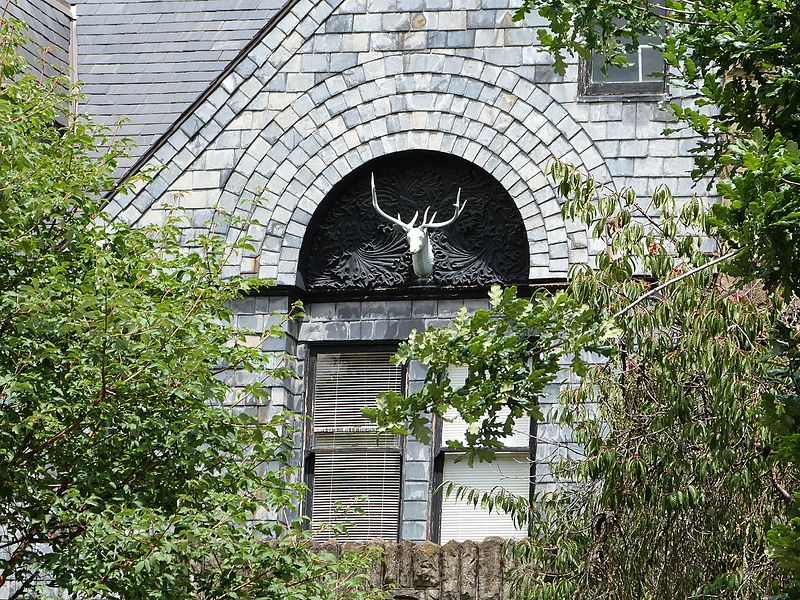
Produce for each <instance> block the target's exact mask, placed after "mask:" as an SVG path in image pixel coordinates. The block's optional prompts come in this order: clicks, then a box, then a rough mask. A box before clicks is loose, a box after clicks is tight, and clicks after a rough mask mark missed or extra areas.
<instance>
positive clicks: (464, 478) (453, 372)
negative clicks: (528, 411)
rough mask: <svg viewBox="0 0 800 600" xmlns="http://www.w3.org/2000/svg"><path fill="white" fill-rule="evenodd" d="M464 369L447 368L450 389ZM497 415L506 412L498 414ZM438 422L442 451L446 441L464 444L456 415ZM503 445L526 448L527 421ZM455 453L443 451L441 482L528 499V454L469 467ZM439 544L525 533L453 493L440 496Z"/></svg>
mask: <svg viewBox="0 0 800 600" xmlns="http://www.w3.org/2000/svg"><path fill="white" fill-rule="evenodd" d="M467 372H468V368H467V367H458V366H451V367H449V368H448V377H449V379H450V384H451V385H452V387H453V388H455V389H458V388H460V387H461V386H463V385H464V383H465V382H466V379H467ZM500 414H501V416H505V415H507V414H508V411H507V410H505V411H501V412H500ZM445 417H446V418H447V419H449V420H450V422H448V421H447V420H445V421H444V422H443V423H442V447H443V449H444V450H446V446H445V444H446V441H447V440H458V441H462V442H463V441H465V437H464V434H465V432H466V429H467V423H466V422H465V421H464V420H463V419H462V418H461V417H460V416H459V414H458V412H457V411H456V410H454V409H450V410H449V411H447V413H445ZM503 442H504V443H505V446H506V447H508V448H528V447H529V445H530V418H529V417H523V418H521V419H519V420H518V421H517V422H516V424H515V426H514V429H513V432H512V433H511V435H509V436H507V437H506V438H505V439H504V440H503ZM459 456H460V454H459V453H456V452H453V451H450V452H445V456H444V461H443V468H442V481H452V482H453V483H455V484H457V485H463V486H467V487H471V488H475V489H479V490H484V491H490V490H492V489H494V488H496V487H501V488H503V489H505V490H507V491H509V492H511V493H513V494H517V495H519V496H524V497H528V495H529V492H530V456H529V453H528V452H498V453H497V455H496V458H495V460H494V461H492V462H491V463H480V462H475V463H474V464H473V466H472V467H470V466H469V464H468V463H467V462H466V461H465V460H463V461H460V462H456V459H457V458H458V457H459ZM439 531H440V542H441V543H442V544H444V543H447V542H448V541H450V540H456V541H465V540H473V541H481V540H483V539H484V538H486V537H489V536H499V537H503V538H522V537H525V535H526V532H525V531H524V530H519V529H517V528H516V527H515V526H514V523H513V520H512V518H511V516H510V515H507V514H505V513H503V512H497V511H492V512H489V511H487V510H484V509H483V508H480V507H478V508H475V507H473V506H471V505H470V504H468V503H467V501H466V500H464V499H462V500H456V499H455V493H453V494H451V496H450V497H449V498H445V497H442V511H441V520H440V527H439Z"/></svg>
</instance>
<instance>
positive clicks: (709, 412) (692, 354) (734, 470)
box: [391, 162, 796, 600]
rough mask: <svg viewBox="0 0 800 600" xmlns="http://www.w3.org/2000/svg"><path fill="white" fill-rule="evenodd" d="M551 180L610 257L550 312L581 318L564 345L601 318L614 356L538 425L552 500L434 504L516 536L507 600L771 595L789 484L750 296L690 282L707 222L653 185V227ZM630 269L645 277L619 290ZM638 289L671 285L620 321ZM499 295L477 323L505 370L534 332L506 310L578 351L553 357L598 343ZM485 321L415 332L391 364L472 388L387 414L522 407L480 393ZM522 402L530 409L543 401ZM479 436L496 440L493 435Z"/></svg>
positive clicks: (761, 327)
mask: <svg viewBox="0 0 800 600" xmlns="http://www.w3.org/2000/svg"><path fill="white" fill-rule="evenodd" d="M551 175H552V176H553V177H554V179H555V180H556V182H557V183H558V185H559V186H560V187H561V188H562V190H564V191H565V192H568V193H569V194H570V197H569V199H568V201H567V202H566V204H565V206H564V213H565V215H566V216H568V217H570V218H575V219H579V220H582V221H584V223H585V224H586V226H587V228H588V229H589V230H590V231H591V232H592V233H593V234H594V235H595V236H596V237H598V238H599V239H601V240H603V241H604V242H605V247H606V248H607V251H606V252H605V253H604V254H601V255H600V256H599V257H598V268H597V269H596V270H593V269H589V268H585V269H579V270H578V271H576V272H575V273H573V276H572V278H571V281H570V283H569V285H568V287H567V289H566V290H565V291H564V292H559V293H557V297H559V298H561V297H563V296H564V295H566V297H567V298H568V300H562V301H560V302H564V304H563V306H565V307H568V308H566V309H565V310H564V312H568V311H570V310H571V311H574V312H575V314H576V315H578V321H577V322H576V325H577V326H576V330H577V331H587V328H586V326H585V324H586V323H609V322H610V320H612V319H614V317H615V316H616V320H615V321H613V322H615V323H616V327H618V328H619V329H615V328H613V327H610V326H609V325H602V326H600V327H599V329H598V331H600V332H604V333H605V334H606V335H605V336H603V339H604V342H605V343H606V344H609V345H610V347H608V348H607V349H606V350H605V351H604V356H603V357H600V356H596V355H595V356H594V360H593V361H591V362H590V364H588V365H587V368H586V369H585V371H583V372H582V373H580V375H581V377H580V378H579V380H578V381H577V382H576V383H574V385H572V386H570V387H568V388H567V389H566V390H565V391H564V392H563V393H562V394H561V396H560V405H559V406H558V408H557V409H556V410H555V411H554V412H553V413H552V414H550V415H546V417H545V418H546V420H549V421H550V422H554V423H557V424H559V425H560V426H562V427H563V428H565V430H566V431H568V432H570V434H571V441H570V442H569V443H568V444H566V445H563V446H561V447H560V448H558V452H557V453H558V455H560V456H562V457H563V458H562V459H561V460H559V461H556V463H555V465H554V466H553V467H552V471H553V475H554V476H555V477H556V478H557V480H558V481H560V482H562V483H563V484H564V485H562V486H558V487H552V486H548V485H541V486H540V485H537V487H536V492H535V498H534V501H533V503H531V502H530V501H529V499H528V498H521V497H515V496H513V495H512V494H509V493H508V492H503V491H502V490H493V491H492V492H489V493H483V492H480V491H477V490H472V489H469V488H465V487H459V486H454V485H452V484H446V485H445V486H444V489H445V493H453V494H456V495H458V496H460V497H463V498H466V499H467V501H469V502H471V503H473V504H475V505H482V506H484V507H485V508H492V509H495V510H503V511H506V512H510V513H511V514H512V515H513V517H514V519H515V520H516V522H517V523H518V524H520V525H522V526H527V527H529V528H530V532H531V536H530V537H529V538H528V539H527V540H525V541H523V542H520V543H518V544H515V545H514V546H512V547H511V552H512V554H513V557H514V558H515V560H516V561H517V565H518V566H517V568H516V570H515V577H516V583H517V591H518V592H519V594H520V597H525V598H536V599H545V598H547V599H559V598H565V599H566V598H587V599H589V598H591V599H596V598H608V599H619V600H622V599H629V598H643V599H648V598H649V599H672V598H674V599H676V600H677V599H683V598H719V597H724V598H752V599H756V598H763V597H765V596H766V595H768V594H769V593H770V592H771V591H772V590H773V589H774V588H776V587H779V584H780V580H779V575H777V574H776V573H775V569H774V564H773V563H772V562H771V561H770V560H769V558H768V556H767V552H766V530H767V528H768V526H769V524H770V523H771V522H772V521H773V520H774V519H775V520H777V521H778V522H780V520H781V517H780V515H781V514H782V513H783V511H784V506H785V498H784V496H783V494H781V490H784V489H785V487H786V486H791V484H793V483H795V481H796V480H795V477H794V475H793V473H790V472H788V471H787V470H786V469H785V468H781V467H780V466H779V465H777V466H776V465H775V464H774V462H773V460H772V457H771V456H770V453H771V448H772V446H773V443H774V438H775V434H774V433H773V432H772V431H771V430H770V429H769V428H768V427H766V426H765V425H764V422H763V420H762V408H761V396H762V394H763V393H764V392H765V391H766V390H767V389H769V387H770V384H769V380H768V369H769V363H768V362H767V360H766V359H767V356H768V353H769V350H770V345H769V339H768V335H767V334H768V331H769V326H770V319H769V315H768V313H767V312H766V311H765V310H764V304H763V302H764V300H763V294H761V293H758V290H756V292H755V293H753V294H749V293H744V292H741V291H736V290H735V289H732V288H730V287H729V286H727V285H726V284H725V280H724V279H721V278H720V276H719V273H718V272H717V270H716V268H712V267H709V268H703V265H706V264H710V262H709V261H710V258H709V257H707V256H706V255H705V254H704V253H703V252H702V251H701V250H702V239H703V236H704V235H705V232H707V231H708V228H709V227H710V225H709V222H708V219H707V217H708V215H707V212H706V211H704V210H703V207H702V205H701V204H700V203H699V201H697V200H695V201H693V202H689V203H687V204H685V205H683V206H676V203H675V201H674V199H673V198H672V196H671V194H670V193H669V190H667V189H666V188H660V189H659V190H658V191H657V192H656V194H655V195H654V197H653V199H652V200H653V203H654V204H655V208H656V209H657V210H658V211H659V212H660V216H659V218H658V219H655V218H654V217H653V216H651V213H650V212H648V210H646V209H645V208H644V207H642V206H641V205H640V204H639V201H638V199H637V198H636V195H635V194H634V193H633V192H632V191H631V190H625V189H624V190H621V191H619V192H613V191H608V190H605V189H603V188H602V187H601V186H599V185H598V183H597V182H596V181H594V180H593V179H591V178H588V177H585V176H582V175H581V174H580V173H579V172H578V171H577V170H576V169H574V168H572V167H570V166H568V165H565V164H562V163H558V162H556V163H554V164H553V166H552V167H551ZM687 231H688V232H692V231H693V232H695V234H694V235H687ZM634 269H636V270H638V271H639V272H641V273H643V274H644V275H645V277H644V278H634V277H632V274H633V272H634ZM689 273H692V275H691V276H686V275H687V274H689ZM648 280H649V281H652V280H660V281H672V283H671V285H670V286H669V287H668V288H667V289H666V290H665V291H664V292H663V293H662V294H661V295H658V296H654V297H653V298H652V301H651V303H650V304H649V305H648V304H638V305H636V306H633V303H634V301H635V300H636V299H637V298H640V297H642V295H643V294H645V293H646V292H648V289H650V290H652V289H654V288H652V286H651V284H650V283H648ZM496 294H497V295H498V297H500V298H502V299H503V301H504V302H506V303H508V304H510V305H513V306H514V307H515V310H516V312H515V313H513V314H508V315H506V314H503V312H502V311H499V310H497V309H498V307H502V305H499V304H498V303H497V302H495V304H494V309H493V312H492V314H491V316H490V318H491V319H492V320H494V321H495V323H494V328H495V329H497V330H502V331H503V335H504V336H505V339H504V342H503V347H504V348H514V349H516V351H517V352H518V354H515V357H516V364H517V365H525V364H526V362H527V361H526V358H525V356H524V355H525V353H526V352H527V353H528V356H529V357H533V356H535V349H532V348H530V346H529V344H528V341H527V340H528V338H529V336H530V333H529V332H528V331H526V330H525V329H517V328H516V324H517V314H520V313H521V314H525V313H526V312H539V311H541V312H542V313H543V315H542V316H540V317H539V320H540V321H541V322H542V323H547V324H552V326H553V327H554V328H555V329H556V330H555V331H548V332H547V335H548V336H549V337H550V339H553V340H556V341H562V342H563V341H564V340H568V341H570V342H575V343H573V344H572V345H566V344H565V345H564V346H562V347H561V349H560V350H561V351H562V352H564V353H569V352H575V351H577V350H580V349H581V348H583V349H584V350H587V349H588V348H589V347H588V346H587V345H586V342H591V341H596V340H597V339H598V338H597V334H596V333H595V334H593V335H589V336H587V337H585V338H583V339H581V340H577V341H576V340H574V339H573V338H571V336H570V335H564V336H563V337H561V336H560V335H559V334H558V332H557V330H558V328H559V327H564V323H569V322H570V318H569V317H566V316H565V315H564V314H563V312H559V310H556V312H555V313H554V314H555V315H557V317H558V318H557V319H553V316H552V315H551V317H549V318H548V317H547V316H545V315H546V314H547V313H549V312H550V311H553V310H554V308H557V307H558V306H560V303H559V302H552V301H548V300H547V298H546V297H542V296H539V297H536V298H533V299H532V300H523V299H516V298H513V297H512V296H511V295H510V294H511V292H508V291H506V292H505V294H502V295H500V294H499V293H498V292H496ZM549 319H553V320H549ZM473 321H474V322H475V323H473ZM486 321H487V316H486V315H482V314H479V313H478V314H476V315H475V316H473V317H468V316H466V315H464V316H462V317H460V318H459V320H458V323H457V324H455V325H454V326H453V329H452V330H450V331H447V330H442V329H439V330H429V331H427V332H426V333H425V334H424V335H423V336H415V337H414V338H412V339H411V341H410V342H409V344H408V345H407V346H404V347H403V348H402V349H401V352H400V353H399V355H400V356H401V357H403V359H404V360H410V359H417V360H420V361H422V362H423V363H424V364H426V365H428V366H429V367H430V368H431V369H432V370H433V371H434V372H444V370H445V369H446V368H447V365H448V364H449V363H450V362H451V361H453V360H454V359H456V358H457V359H458V360H459V361H460V363H461V364H468V365H470V372H471V374H472V373H473V370H474V371H475V374H474V377H472V378H471V379H470V380H468V381H467V384H466V385H465V386H464V388H461V389H459V390H457V391H456V390H452V389H450V388H449V386H448V385H439V386H435V385H430V386H428V388H427V389H426V390H424V391H423V392H420V393H418V394H413V395H411V396H410V398H408V399H407V400H406V401H405V403H401V401H400V399H391V400H392V402H393V403H395V402H396V404H395V405H393V406H392V411H394V414H399V413H400V412H401V411H402V410H403V409H406V410H407V411H408V414H409V415H410V414H413V413H414V412H415V411H418V410H419V409H420V408H424V407H427V408H429V410H432V412H434V413H435V414H436V415H437V416H438V417H440V418H441V417H443V415H444V413H445V411H446V410H447V408H448V407H449V406H459V403H463V399H464V398H470V399H472V403H471V404H470V410H471V411H472V412H471V413H470V414H471V415H472V416H473V420H475V419H478V420H479V419H480V416H481V415H486V414H489V415H490V414H492V411H496V410H497V405H498V400H497V396H498V395H497V393H496V390H503V389H504V388H505V386H511V385H514V384H515V383H516V382H517V381H521V382H523V383H522V384H521V385H522V386H523V387H522V388H521V389H520V391H527V393H531V392H530V390H525V389H524V385H525V384H524V377H523V376H521V375H518V374H517V371H513V373H514V377H513V378H510V379H511V380H508V379H507V378H506V377H505V372H504V371H503V370H501V369H494V370H492V371H491V372H490V377H488V378H491V379H492V381H491V382H487V381H486V380H485V379H486V377H485V376H483V377H482V373H481V368H482V367H478V368H474V367H473V365H485V364H490V365H491V364H494V363H495V362H498V363H499V364H503V360H502V355H501V354H498V352H497V351H496V348H495V347H493V345H491V344H485V343H483V334H484V332H483V330H482V329H480V327H479V325H480V324H481V323H484V322H486ZM563 331H567V329H564V330H563ZM608 334H613V335H608ZM551 352H554V353H555V354H556V355H558V356H561V357H564V356H565V354H559V350H551ZM583 356H585V357H586V358H587V360H588V358H589V357H590V356H591V355H587V354H584V355H583ZM533 364H534V365H536V366H537V367H538V363H535V362H534V363H533ZM519 370H520V371H522V373H523V374H524V373H525V371H526V369H525V368H524V367H522V366H520V367H519ZM531 372H533V371H531ZM550 374H551V375H552V371H550ZM484 386H489V389H488V393H487V392H486V390H484V389H483V388H484ZM533 393H535V394H536V395H537V396H540V395H541V388H538V389H536V390H535V392H533ZM485 394H486V395H485ZM423 399H426V401H425V402H422V400H423ZM462 405H463V404H462ZM486 432H487V436H489V437H492V436H494V437H493V438H492V440H493V441H496V439H497V437H498V434H502V433H503V430H502V429H500V430H490V429H487V430H486ZM468 442H469V443H474V444H485V443H486V440H485V438H481V437H474V438H469V437H468ZM538 443H539V444H544V443H551V444H558V442H557V441H552V440H551V441H548V440H542V439H539V440H538ZM477 455H478V456H479V457H483V456H484V455H483V454H480V453H478V454H477ZM776 583H777V584H778V585H777V586H776Z"/></svg>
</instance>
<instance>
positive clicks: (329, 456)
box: [311, 450, 401, 542]
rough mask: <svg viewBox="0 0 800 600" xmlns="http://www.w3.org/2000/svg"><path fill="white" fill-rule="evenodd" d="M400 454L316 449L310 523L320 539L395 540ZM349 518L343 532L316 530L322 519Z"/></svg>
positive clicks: (333, 521)
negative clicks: (334, 532)
mask: <svg viewBox="0 0 800 600" xmlns="http://www.w3.org/2000/svg"><path fill="white" fill-rule="evenodd" d="M400 487H401V486H400V454H399V453H398V452H397V451H390V450H385V451H380V450H360V451H354V452H353V451H351V452H345V451H341V450H340V451H335V450H334V451H331V452H319V453H318V454H317V455H316V457H315V461H314V495H313V498H312V501H311V522H312V523H313V525H314V537H315V538H316V539H320V540H324V539H331V538H333V537H336V539H338V540H340V541H354V542H356V541H367V540H370V539H373V538H382V539H387V540H396V539H397V532H398V528H399V518H400ZM345 511H349V512H346V513H345ZM342 522H349V523H350V525H349V528H348V530H347V533H346V534H344V535H338V536H334V535H333V532H332V531H330V530H329V529H328V530H320V529H319V524H320V523H342Z"/></svg>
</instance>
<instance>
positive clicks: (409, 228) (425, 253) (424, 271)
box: [372, 174, 467, 280]
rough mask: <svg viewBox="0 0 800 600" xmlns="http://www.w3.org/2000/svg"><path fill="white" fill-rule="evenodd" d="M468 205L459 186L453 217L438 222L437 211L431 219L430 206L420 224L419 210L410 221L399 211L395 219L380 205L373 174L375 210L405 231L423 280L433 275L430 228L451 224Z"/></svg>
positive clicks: (413, 259)
mask: <svg viewBox="0 0 800 600" xmlns="http://www.w3.org/2000/svg"><path fill="white" fill-rule="evenodd" d="M466 205H467V201H466V200H465V201H464V204H461V188H458V194H457V195H456V201H455V203H454V204H453V206H454V207H455V212H454V213H453V216H452V218H451V219H449V220H448V221H442V222H441V223H436V222H435V219H436V212H434V213H433V214H432V215H431V217H430V220H429V219H428V211H429V210H430V209H431V207H430V206H429V207H428V208H426V209H425V214H423V215H422V223H420V225H419V226H417V225H416V222H417V217H419V211H417V212H415V213H414V216H413V217H412V218H411V220H410V221H409V222H408V223H404V222H403V221H402V220H401V219H400V214H399V213H398V214H397V218H396V219H395V218H394V217H391V216H389V215H387V214H386V213H385V212H383V211H382V210H381V207H380V206H378V195H377V194H376V193H375V175H374V174H373V175H372V206H374V207H375V210H376V211H378V214H379V215H380V216H382V217H383V218H384V219H386V220H387V221H389V222H390V223H393V224H395V225H397V226H398V227H400V228H401V229H402V230H403V231H404V232H405V234H406V239H407V240H408V250H409V252H411V264H412V265H413V267H414V274H415V275H416V276H417V277H419V278H420V279H423V280H425V279H430V278H431V276H432V275H433V248H431V239H430V236H429V235H428V230H430V229H437V228H439V227H444V226H446V225H450V224H451V223H452V222H453V221H455V220H456V219H457V218H458V217H459V216H460V215H461V213H462V212H463V211H464V207H465V206H466Z"/></svg>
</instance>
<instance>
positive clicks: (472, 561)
mask: <svg viewBox="0 0 800 600" xmlns="http://www.w3.org/2000/svg"><path fill="white" fill-rule="evenodd" d="M459 580H460V587H459V591H460V594H459V596H458V599H459V600H477V598H478V545H477V544H476V543H475V542H470V541H467V542H464V543H462V544H461V577H460V578H459Z"/></svg>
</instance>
